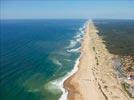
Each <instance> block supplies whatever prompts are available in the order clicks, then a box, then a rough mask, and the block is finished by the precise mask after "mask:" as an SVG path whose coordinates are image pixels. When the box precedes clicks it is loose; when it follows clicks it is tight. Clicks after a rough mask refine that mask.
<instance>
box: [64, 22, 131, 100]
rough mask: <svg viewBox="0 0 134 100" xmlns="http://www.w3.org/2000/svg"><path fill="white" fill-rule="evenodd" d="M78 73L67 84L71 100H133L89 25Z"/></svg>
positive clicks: (99, 39) (91, 25)
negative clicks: (123, 87) (121, 83)
mask: <svg viewBox="0 0 134 100" xmlns="http://www.w3.org/2000/svg"><path fill="white" fill-rule="evenodd" d="M85 31H86V32H85V35H84V37H83V41H82V49H81V59H80V64H79V69H78V71H77V72H76V73H75V74H74V75H73V76H72V77H70V78H69V79H67V80H66V81H65V83H64V86H65V88H66V90H68V91H69V94H68V100H131V99H130V98H129V97H128V95H127V94H126V93H125V92H124V91H123V89H122V88H121V85H120V83H119V81H118V79H117V77H116V75H115V73H114V70H113V65H112V58H113V55H111V54H110V53H109V52H108V51H107V49H106V48H105V45H104V44H103V41H102V39H101V37H99V36H98V34H97V30H96V28H95V26H94V24H93V23H92V21H90V22H88V24H87V27H86V30H85Z"/></svg>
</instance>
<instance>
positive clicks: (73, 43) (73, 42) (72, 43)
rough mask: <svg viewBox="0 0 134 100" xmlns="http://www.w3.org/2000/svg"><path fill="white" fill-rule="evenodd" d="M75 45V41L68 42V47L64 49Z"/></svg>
mask: <svg viewBox="0 0 134 100" xmlns="http://www.w3.org/2000/svg"><path fill="white" fill-rule="evenodd" d="M76 44H77V41H75V40H70V44H69V46H68V47H66V48H73V47H74V46H75V45H76Z"/></svg>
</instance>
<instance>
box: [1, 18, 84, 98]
mask: <svg viewBox="0 0 134 100" xmlns="http://www.w3.org/2000/svg"><path fill="white" fill-rule="evenodd" d="M85 21H86V20H1V26H0V46H1V47H0V48H1V49H0V58H1V59H0V99H1V100H58V98H59V97H60V96H61V94H62V92H61V91H60V90H58V89H56V90H55V89H54V90H53V88H52V87H53V86H51V84H50V85H48V84H49V83H50V82H51V81H52V80H55V79H57V78H59V77H62V76H64V75H65V74H67V72H69V71H71V69H72V68H73V66H74V64H75V60H76V59H77V58H78V56H79V52H78V51H76V52H69V50H72V49H75V48H78V47H79V46H80V41H78V39H80V38H81V37H82V33H81V30H79V28H80V27H82V25H83V24H84V22H85Z"/></svg>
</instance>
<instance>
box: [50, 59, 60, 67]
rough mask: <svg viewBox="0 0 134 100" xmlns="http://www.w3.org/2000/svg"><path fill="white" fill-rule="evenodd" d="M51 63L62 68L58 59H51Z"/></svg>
mask: <svg viewBox="0 0 134 100" xmlns="http://www.w3.org/2000/svg"><path fill="white" fill-rule="evenodd" d="M52 62H53V63H54V64H56V65H59V66H62V63H61V62H60V61H59V60H58V59H56V58H53V59H52Z"/></svg>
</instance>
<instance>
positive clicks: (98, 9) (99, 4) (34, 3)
mask: <svg viewBox="0 0 134 100" xmlns="http://www.w3.org/2000/svg"><path fill="white" fill-rule="evenodd" d="M0 1H1V3H0V8H1V9H0V10H1V11H0V13H1V14H0V17H1V19H18V18H20V19H34V18H36V19H40V18H112V19H120V18H121V19H134V0H0Z"/></svg>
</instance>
